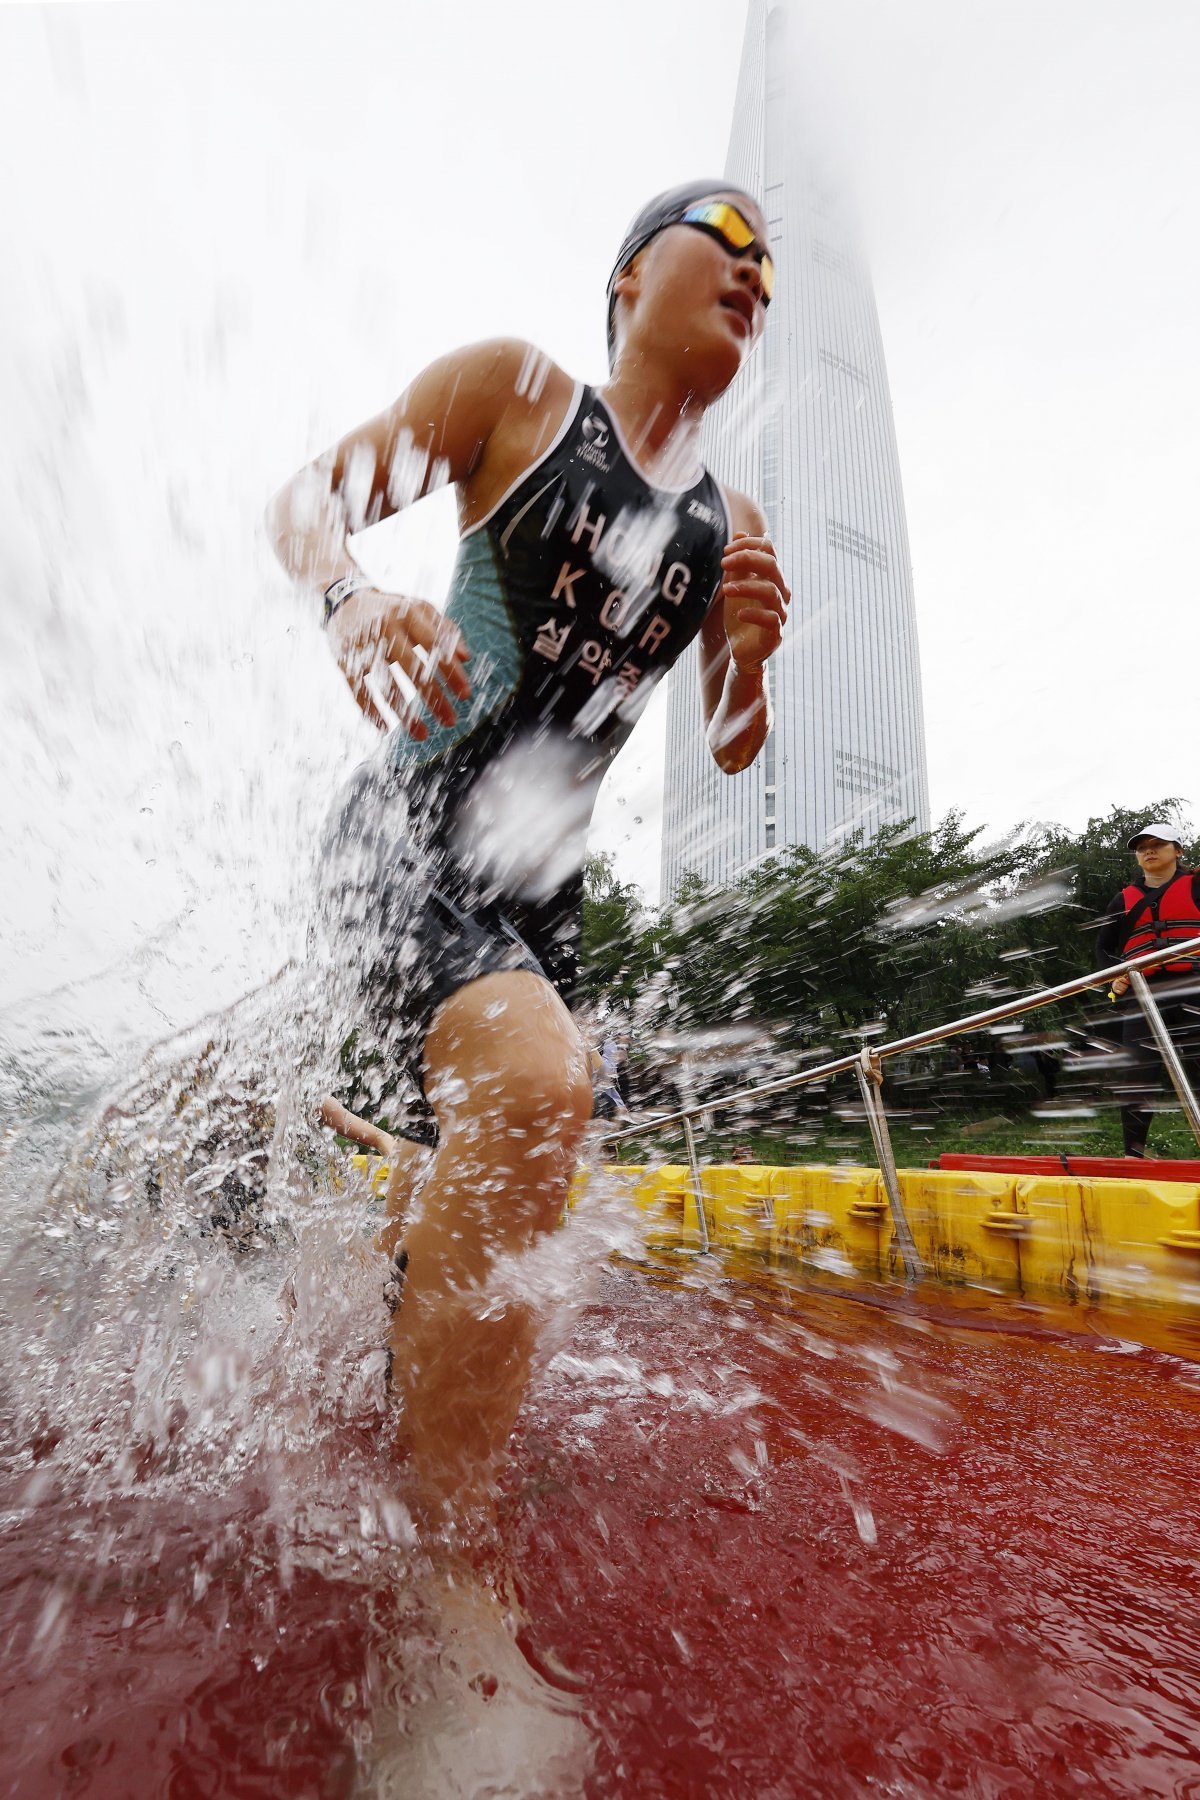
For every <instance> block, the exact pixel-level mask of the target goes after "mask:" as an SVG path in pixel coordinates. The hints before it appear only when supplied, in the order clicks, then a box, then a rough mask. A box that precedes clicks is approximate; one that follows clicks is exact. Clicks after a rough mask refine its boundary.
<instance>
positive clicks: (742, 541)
mask: <svg viewBox="0 0 1200 1800" xmlns="http://www.w3.org/2000/svg"><path fill="white" fill-rule="evenodd" d="M743 550H763V551H765V552H766V553H767V555H768V556H774V555H775V546H774V544H773V543H772V542H771V540H770V538H769V537H752V536H751V535H750V533H749V532H748V531H735V532H734V534H733V536H732V537H731V538H730V540H729V542H728V543H727V544H726V546H725V548H724V550H722V552H721V556H722V558H724V557H727V556H737V555H738V554H739V553H740V552H741V551H743Z"/></svg>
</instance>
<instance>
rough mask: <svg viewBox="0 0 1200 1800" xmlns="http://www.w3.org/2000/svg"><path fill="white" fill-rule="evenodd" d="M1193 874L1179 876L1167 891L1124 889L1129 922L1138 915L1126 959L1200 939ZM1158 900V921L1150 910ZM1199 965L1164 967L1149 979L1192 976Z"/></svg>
mask: <svg viewBox="0 0 1200 1800" xmlns="http://www.w3.org/2000/svg"><path fill="white" fill-rule="evenodd" d="M1192 880H1193V877H1192V876H1191V875H1190V874H1186V875H1185V874H1182V873H1180V874H1176V875H1175V876H1173V877H1172V879H1171V880H1170V881H1168V883H1167V885H1166V887H1165V888H1158V889H1154V888H1151V889H1149V890H1148V891H1147V890H1146V889H1143V888H1140V887H1133V886H1132V885H1130V886H1129V887H1127V888H1122V890H1121V898H1122V900H1124V902H1125V917H1126V918H1127V919H1128V918H1130V917H1131V916H1132V915H1133V914H1135V913H1136V914H1137V919H1136V922H1135V924H1134V928H1133V930H1132V931H1131V932H1130V934H1129V936H1128V937H1127V938H1126V939H1125V948H1124V950H1123V951H1122V952H1121V954H1122V956H1123V957H1126V956H1140V955H1141V954H1142V952H1143V951H1145V950H1157V949H1159V948H1160V947H1161V946H1162V945H1163V944H1170V943H1180V942H1182V941H1184V940H1185V939H1187V938H1194V937H1200V906H1197V905H1196V902H1195V899H1194V897H1193V894H1192ZM1156 893H1157V896H1158V907H1157V914H1158V916H1157V918H1156V917H1155V915H1154V913H1153V912H1152V911H1151V910H1150V907H1149V906H1148V905H1147V902H1148V901H1149V902H1152V901H1153V899H1154V897H1155V894H1156ZM1194 967H1195V964H1194V963H1193V962H1190V961H1189V962H1174V963H1160V964H1159V965H1158V967H1157V968H1156V969H1147V970H1146V974H1147V975H1190V974H1191V972H1192V970H1193V968H1194Z"/></svg>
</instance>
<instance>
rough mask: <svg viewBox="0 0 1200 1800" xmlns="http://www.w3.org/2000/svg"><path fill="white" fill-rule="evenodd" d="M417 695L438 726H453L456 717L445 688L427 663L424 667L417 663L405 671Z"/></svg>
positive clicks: (456, 714)
mask: <svg viewBox="0 0 1200 1800" xmlns="http://www.w3.org/2000/svg"><path fill="white" fill-rule="evenodd" d="M407 674H408V676H409V679H410V680H411V682H412V684H413V686H414V688H416V690H417V693H418V694H419V695H420V697H421V699H422V700H423V701H424V703H425V705H426V706H427V707H428V709H429V711H430V712H431V713H432V714H433V716H434V718H435V719H436V720H437V722H438V724H439V725H453V723H454V721H455V720H456V719H457V717H458V713H457V712H456V710H455V708H454V706H453V704H452V703H451V701H450V698H449V696H448V694H447V693H446V690H445V688H443V686H442V684H441V682H440V681H439V680H438V678H437V673H436V671H435V670H434V669H433V668H431V667H430V665H429V664H428V663H426V664H425V665H424V666H422V665H421V664H419V663H417V664H416V666H415V667H414V668H412V669H409V670H408V671H407Z"/></svg>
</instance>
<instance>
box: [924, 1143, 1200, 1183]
mask: <svg viewBox="0 0 1200 1800" xmlns="http://www.w3.org/2000/svg"><path fill="white" fill-rule="evenodd" d="M929 1166H930V1168H931V1169H973V1170H975V1171H976V1172H977V1173H978V1174H981V1175H982V1174H989V1175H1080V1176H1088V1175H1102V1176H1109V1177H1114V1178H1115V1179H1117V1180H1119V1181H1200V1161H1185V1160H1183V1159H1182V1158H1174V1157H1165V1156H1163V1157H1151V1156H1144V1157H1143V1156H972V1155H971V1153H970V1151H968V1150H947V1151H943V1153H942V1155H941V1156H939V1157H938V1159H937V1161H936V1162H931V1163H930V1165H929Z"/></svg>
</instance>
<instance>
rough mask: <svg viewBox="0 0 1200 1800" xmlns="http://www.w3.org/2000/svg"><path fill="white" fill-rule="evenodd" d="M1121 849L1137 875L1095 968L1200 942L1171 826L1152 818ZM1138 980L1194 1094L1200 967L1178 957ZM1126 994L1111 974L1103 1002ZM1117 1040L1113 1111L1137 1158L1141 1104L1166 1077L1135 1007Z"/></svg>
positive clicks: (1197, 913) (1108, 925)
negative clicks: (1120, 1051)
mask: <svg viewBox="0 0 1200 1800" xmlns="http://www.w3.org/2000/svg"><path fill="white" fill-rule="evenodd" d="M1129 848H1130V849H1131V850H1132V851H1133V853H1134V855H1135V856H1136V857H1137V860H1138V867H1139V869H1140V874H1139V875H1138V877H1137V879H1136V880H1135V881H1131V882H1130V883H1129V885H1128V886H1127V887H1124V888H1122V889H1121V892H1120V893H1119V894H1117V895H1116V896H1115V897H1114V899H1113V902H1112V904H1111V906H1110V907H1109V909H1108V911H1107V913H1106V914H1105V917H1104V923H1103V925H1102V926H1101V928H1100V939H1099V943H1098V945H1097V956H1098V965H1097V966H1098V967H1100V968H1104V967H1105V966H1106V965H1107V964H1109V963H1115V962H1123V961H1124V959H1125V958H1126V957H1129V956H1138V955H1140V954H1141V953H1142V952H1143V951H1146V950H1157V949H1158V948H1159V947H1160V946H1164V945H1167V944H1170V943H1175V942H1182V941H1184V940H1185V939H1187V938H1195V937H1200V874H1193V873H1192V872H1191V871H1190V870H1188V869H1184V868H1183V867H1182V866H1181V858H1182V856H1183V846H1182V844H1181V843H1180V840H1179V838H1178V836H1177V835H1176V828H1175V826H1173V825H1169V824H1167V823H1166V822H1165V821H1163V820H1161V819H1156V820H1153V821H1152V822H1151V823H1150V824H1149V825H1143V826H1142V827H1141V828H1140V830H1138V831H1135V832H1134V834H1133V836H1132V837H1131V838H1130V840H1129ZM1146 979H1147V981H1149V982H1151V983H1152V984H1153V986H1154V987H1155V988H1156V989H1157V990H1158V991H1157V992H1156V994H1155V1000H1156V1002H1157V1004H1158V1009H1159V1011H1160V1012H1161V1013H1162V1015H1163V1019H1164V1022H1165V1024H1166V1027H1167V1030H1168V1031H1169V1032H1170V1033H1171V1036H1172V1038H1173V1039H1174V1041H1175V1045H1176V1048H1177V1049H1178V1051H1179V1053H1180V1055H1181V1057H1182V1058H1183V1060H1184V1066H1185V1068H1186V1070H1187V1074H1188V1079H1189V1080H1190V1082H1191V1084H1192V1088H1193V1090H1195V1089H1196V1087H1197V1085H1198V1082H1200V967H1198V966H1197V963H1196V962H1195V961H1194V960H1193V959H1192V958H1181V959H1180V960H1179V961H1178V962H1169V963H1163V964H1160V965H1159V967H1158V968H1156V969H1147V970H1146ZM1129 988H1130V980H1129V977H1128V975H1118V976H1117V978H1116V980H1115V981H1114V982H1113V984H1112V988H1111V989H1110V995H1111V998H1112V999H1114V1000H1119V999H1121V998H1122V996H1123V995H1125V994H1127V993H1128V992H1129ZM1122 1039H1123V1042H1124V1045H1125V1048H1126V1050H1127V1051H1128V1052H1129V1054H1130V1057H1131V1059H1132V1066H1131V1071H1130V1081H1129V1087H1128V1090H1127V1093H1128V1098H1127V1103H1126V1104H1125V1105H1124V1106H1122V1108H1121V1131H1122V1135H1123V1137H1124V1140H1125V1154H1126V1156H1145V1154H1146V1139H1147V1137H1148V1135H1149V1131H1150V1121H1151V1119H1152V1118H1153V1116H1154V1107H1153V1105H1152V1104H1147V1101H1148V1100H1151V1099H1152V1097H1153V1096H1154V1095H1155V1094H1156V1093H1158V1092H1160V1091H1161V1089H1162V1086H1163V1083H1164V1081H1165V1079H1166V1071H1165V1070H1164V1068H1163V1065H1162V1058H1161V1057H1160V1055H1159V1053H1158V1049H1157V1046H1156V1045H1155V1043H1154V1040H1153V1038H1152V1036H1151V1035H1150V1028H1149V1026H1148V1024H1147V1023H1146V1020H1145V1018H1144V1016H1143V1015H1142V1013H1141V1011H1140V1009H1139V1010H1138V1011H1136V1012H1134V1013H1132V1014H1131V1015H1130V1017H1129V1018H1127V1019H1126V1020H1125V1022H1124V1025H1123V1027H1122Z"/></svg>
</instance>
